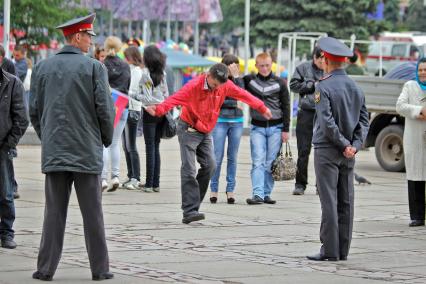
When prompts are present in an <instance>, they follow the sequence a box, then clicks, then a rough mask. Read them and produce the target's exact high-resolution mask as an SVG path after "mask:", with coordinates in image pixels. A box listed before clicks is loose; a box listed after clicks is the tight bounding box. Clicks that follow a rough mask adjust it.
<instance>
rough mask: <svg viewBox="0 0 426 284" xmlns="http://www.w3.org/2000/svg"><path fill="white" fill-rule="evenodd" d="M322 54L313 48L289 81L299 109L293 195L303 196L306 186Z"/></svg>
mask: <svg viewBox="0 0 426 284" xmlns="http://www.w3.org/2000/svg"><path fill="white" fill-rule="evenodd" d="M322 62H323V59H322V54H321V49H320V48H319V47H315V48H314V51H313V53H312V60H309V61H307V62H304V63H302V64H300V65H299V66H297V67H296V70H295V71H294V74H293V77H292V78H291V80H290V90H291V91H292V92H294V93H298V94H299V108H298V110H297V124H296V137H297V152H298V155H297V171H296V185H295V188H294V190H293V194H294V195H303V194H304V193H305V189H306V185H307V184H308V162H309V154H310V153H311V147H312V132H313V129H314V115H315V102H314V92H315V84H316V83H317V82H318V81H319V79H321V77H322V75H323V71H322V68H323V67H322Z"/></svg>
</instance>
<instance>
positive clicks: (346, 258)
mask: <svg viewBox="0 0 426 284" xmlns="http://www.w3.org/2000/svg"><path fill="white" fill-rule="evenodd" d="M339 260H343V261H344V260H348V257H347V256H343V255H341V256H340V257H339Z"/></svg>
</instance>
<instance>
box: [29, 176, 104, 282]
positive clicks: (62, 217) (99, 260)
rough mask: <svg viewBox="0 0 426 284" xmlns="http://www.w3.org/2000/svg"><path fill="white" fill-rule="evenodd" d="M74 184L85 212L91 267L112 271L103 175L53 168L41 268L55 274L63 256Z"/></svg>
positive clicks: (48, 185)
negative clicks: (104, 215) (104, 216)
mask: <svg viewBox="0 0 426 284" xmlns="http://www.w3.org/2000/svg"><path fill="white" fill-rule="evenodd" d="M73 184H74V188H75V191H76V194H77V199H78V203H79V205H80V211H81V215H82V216H83V225H84V238H85V241H86V249H87V253H88V255H89V262H90V269H91V271H92V273H93V274H100V273H104V272H107V271H109V260H108V249H107V245H106V240H105V228H104V218H103V213H102V191H101V177H100V175H94V174H83V173H75V172H53V173H48V174H46V181H45V197H46V207H45V210H44V222H43V233H42V236H41V242H40V250H39V253H38V261H37V270H38V271H40V272H41V273H43V274H49V275H53V274H55V271H56V268H57V266H58V263H59V260H60V258H61V253H62V248H63V242H64V233H65V224H66V219H67V210H68V203H69V199H70V195H71V187H72V185H73Z"/></svg>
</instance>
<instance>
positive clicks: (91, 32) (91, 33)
mask: <svg viewBox="0 0 426 284" xmlns="http://www.w3.org/2000/svg"><path fill="white" fill-rule="evenodd" d="M86 33H88V34H89V35H91V36H95V35H96V34H95V33H94V32H93V31H86Z"/></svg>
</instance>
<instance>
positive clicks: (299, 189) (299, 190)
mask: <svg viewBox="0 0 426 284" xmlns="http://www.w3.org/2000/svg"><path fill="white" fill-rule="evenodd" d="M303 194H305V189H304V188H303V187H301V186H296V187H295V188H294V190H293V195H303Z"/></svg>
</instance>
